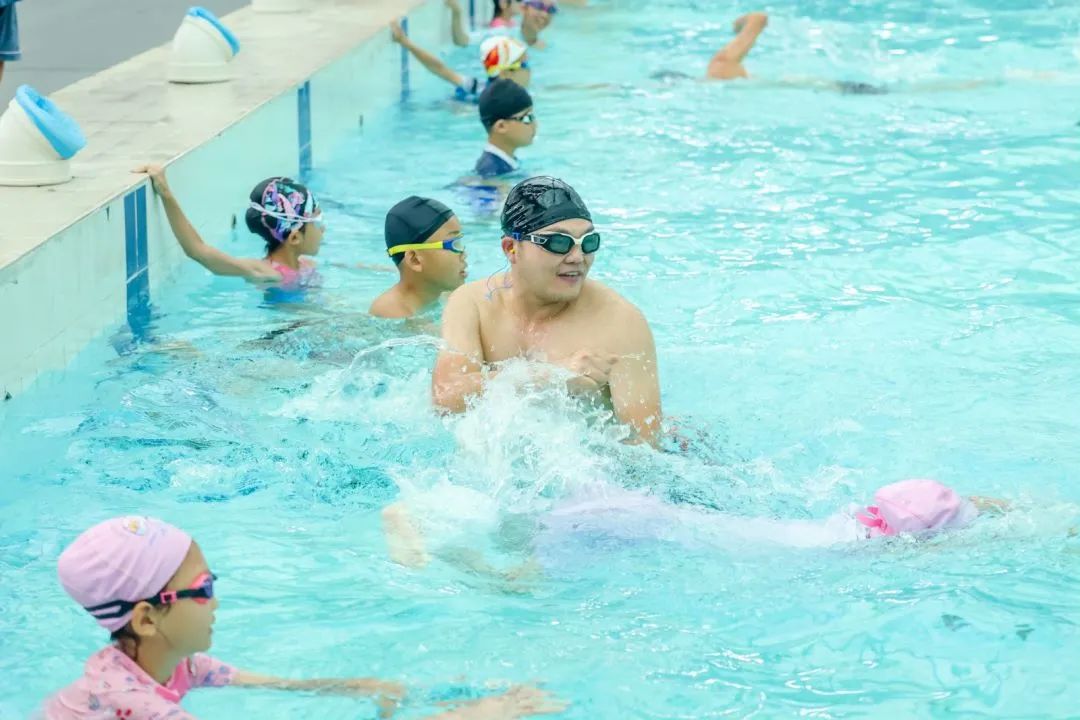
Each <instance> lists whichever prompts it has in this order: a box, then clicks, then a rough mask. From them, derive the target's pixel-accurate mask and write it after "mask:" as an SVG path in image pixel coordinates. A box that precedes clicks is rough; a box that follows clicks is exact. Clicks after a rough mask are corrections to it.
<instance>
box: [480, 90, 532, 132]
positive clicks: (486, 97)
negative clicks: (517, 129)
mask: <svg viewBox="0 0 1080 720" xmlns="http://www.w3.org/2000/svg"><path fill="white" fill-rule="evenodd" d="M532 104H533V101H532V96H531V95H529V91H528V90H526V89H525V88H523V87H521V86H520V85H518V84H517V83H516V82H514V81H513V80H493V81H491V82H490V83H488V86H487V87H486V88H484V92H482V93H480V122H482V123H483V124H484V129H485V130H491V126H492V125H494V124H495V123H497V122H498V121H500V120H506V119H507V118H510V117H513V116H514V115H517V114H518V113H519V112H524V111H525V110H528V109H529V108H531V107H532Z"/></svg>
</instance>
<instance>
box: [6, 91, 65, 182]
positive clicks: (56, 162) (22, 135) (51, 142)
mask: <svg viewBox="0 0 1080 720" xmlns="http://www.w3.org/2000/svg"><path fill="white" fill-rule="evenodd" d="M84 147H86V138H85V137H84V136H83V134H82V130H80V129H79V124H78V123H76V122H75V120H74V119H72V117H71V116H70V115H68V114H66V113H65V112H64V111H63V110H61V109H60V108H58V107H56V105H55V104H54V103H53V101H52V100H50V99H49V98H47V97H44V96H43V95H41V94H40V93H39V92H38V91H37V90H35V89H34V88H32V87H30V86H29V85H22V86H21V87H19V89H18V90H16V91H15V97H14V98H12V100H11V102H10V103H9V104H8V107H7V110H6V111H5V112H4V114H3V115H0V185H57V184H59V183H64V182H67V181H68V180H70V179H71V163H70V162H69V161H70V160H71V158H72V157H73V156H74V155H75V153H77V152H79V151H80V150H82V149H83V148H84Z"/></svg>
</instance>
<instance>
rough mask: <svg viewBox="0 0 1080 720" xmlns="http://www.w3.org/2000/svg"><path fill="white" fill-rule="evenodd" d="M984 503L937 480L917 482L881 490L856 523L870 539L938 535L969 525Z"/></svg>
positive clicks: (905, 482)
mask: <svg viewBox="0 0 1080 720" xmlns="http://www.w3.org/2000/svg"><path fill="white" fill-rule="evenodd" d="M982 502H983V499H982V498H965V497H962V496H960V495H958V494H957V493H956V491H955V490H953V489H952V488H950V487H946V486H945V485H942V484H941V483H939V482H938V481H937V480H925V479H920V478H915V479H911V480H901V481H900V482H895V483H893V484H891V485H886V486H885V487H882V488H879V489H878V491H877V492H875V493H874V504H873V505H869V506H867V507H866V509H865V510H864V511H862V512H859V513H856V515H855V519H856V520H857V521H858V522H859V523H861V524H862V525H863V526H865V527H866V537H867V538H872V537H881V536H889V535H898V534H900V533H911V534H919V533H927V532H936V531H939V530H948V529H950V528H961V527H964V526H966V525H970V524H971V522H972V521H973V520H975V518H976V516H978V514H979V509H978V507H977V503H980V504H981V503H982ZM997 507H999V508H1000V504H998V505H997Z"/></svg>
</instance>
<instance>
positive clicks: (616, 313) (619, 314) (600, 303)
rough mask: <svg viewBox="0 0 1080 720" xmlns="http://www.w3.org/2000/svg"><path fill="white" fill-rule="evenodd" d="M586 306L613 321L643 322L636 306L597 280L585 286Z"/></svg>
mask: <svg viewBox="0 0 1080 720" xmlns="http://www.w3.org/2000/svg"><path fill="white" fill-rule="evenodd" d="M585 292H586V293H588V295H587V298H588V304H589V306H590V309H591V310H592V311H593V312H602V313H604V317H609V318H612V319H615V320H622V321H633V322H644V321H645V315H644V314H643V313H642V312H641V310H639V309H638V306H637V305H635V304H634V303H632V302H630V301H629V300H627V299H626V298H625V297H623V296H622V295H620V294H619V293H618V292H617V291H616V290H614V289H613V288H611V287H608V286H607V285H605V284H604V283H602V282H599V281H598V280H590V281H589V283H588V285H586V286H585Z"/></svg>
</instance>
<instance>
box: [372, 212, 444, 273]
mask: <svg viewBox="0 0 1080 720" xmlns="http://www.w3.org/2000/svg"><path fill="white" fill-rule="evenodd" d="M453 216H454V211H453V210H451V209H450V208H448V207H446V206H445V205H443V204H442V203H441V202H439V201H438V200H432V199H431V198H422V197H417V196H415V195H413V196H412V197H407V198H405V199H404V200H402V201H401V202H399V203H398V204H397V205H395V206H394V207H392V208H390V212H388V213H386V231H385V232H386V249H387V250H389V249H390V248H392V247H394V246H395V245H412V244H413V243H422V242H426V241H427V239H428V238H429V237H431V236H432V235H433V234H434V233H435V231H436V230H438V229H439V228H441V227H442V226H443V224H444V223H445V222H446V221H447V220H449V219H450V218H452V217H453ZM390 257H392V258H393V259H394V264H395V265H400V264H401V259H402V258H403V257H405V254H404V253H398V254H397V255H391V256H390Z"/></svg>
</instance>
